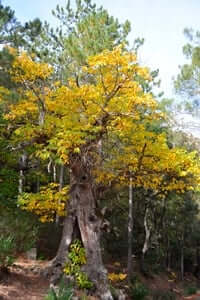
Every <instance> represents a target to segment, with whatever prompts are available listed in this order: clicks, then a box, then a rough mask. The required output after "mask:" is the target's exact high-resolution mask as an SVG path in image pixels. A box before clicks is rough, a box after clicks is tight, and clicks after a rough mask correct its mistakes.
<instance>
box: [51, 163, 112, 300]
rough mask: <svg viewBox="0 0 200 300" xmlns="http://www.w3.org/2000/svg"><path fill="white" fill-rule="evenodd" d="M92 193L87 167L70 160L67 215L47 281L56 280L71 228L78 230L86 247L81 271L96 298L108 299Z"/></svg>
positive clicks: (98, 221) (108, 293)
mask: <svg viewBox="0 0 200 300" xmlns="http://www.w3.org/2000/svg"><path fill="white" fill-rule="evenodd" d="M95 195H96V191H95V185H94V183H93V180H92V177H91V174H90V170H89V168H87V167H86V165H85V164H83V162H82V161H80V160H78V161H75V162H73V164H72V167H71V191H70V199H69V201H68V202H67V217H66V219H65V223H64V228H63V235H62V239H61V243H60V246H59V249H58V253H57V256H56V258H55V259H54V261H53V274H52V276H51V282H52V283H56V281H58V280H59V278H60V276H61V274H62V271H63V266H64V264H65V262H66V260H67V256H68V251H69V246H70V244H71V242H72V240H73V238H74V235H75V232H77V231H79V234H80V238H81V240H82V243H83V246H84V248H85V251H86V259H87V263H86V265H85V266H84V271H85V272H86V273H87V275H88V277H89V279H90V280H92V282H93V283H94V285H95V287H96V294H97V295H98V296H99V298H100V299H102V300H112V299H113V298H112V295H111V292H110V290H109V286H108V280H107V271H106V269H105V267H104V265H103V262H102V255H101V247H100V227H101V220H100V219H99V217H97V214H96V209H97V207H96V199H95V197H96V196H95ZM77 227H78V228H77Z"/></svg>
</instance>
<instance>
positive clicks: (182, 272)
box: [181, 234, 184, 280]
mask: <svg viewBox="0 0 200 300" xmlns="http://www.w3.org/2000/svg"><path fill="white" fill-rule="evenodd" d="M183 279H184V234H183V237H182V242H181V280H183Z"/></svg>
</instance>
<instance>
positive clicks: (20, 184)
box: [18, 170, 24, 194]
mask: <svg viewBox="0 0 200 300" xmlns="http://www.w3.org/2000/svg"><path fill="white" fill-rule="evenodd" d="M23 185H24V172H23V170H20V171H19V185H18V192H19V194H22V193H23Z"/></svg>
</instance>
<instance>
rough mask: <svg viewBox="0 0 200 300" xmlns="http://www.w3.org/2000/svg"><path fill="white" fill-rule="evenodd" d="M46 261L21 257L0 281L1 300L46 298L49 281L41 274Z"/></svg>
mask: <svg viewBox="0 0 200 300" xmlns="http://www.w3.org/2000/svg"><path fill="white" fill-rule="evenodd" d="M45 265H46V262H43V261H35V260H27V259H25V258H23V257H21V258H19V259H18V260H17V261H16V262H15V264H14V265H13V266H12V267H11V268H10V272H9V273H8V274H6V276H5V278H4V279H2V280H1V281H0V300H15V299H16V300H44V297H45V295H46V294H47V291H48V289H49V282H48V280H47V279H45V278H44V276H42V275H41V270H42V269H44V267H45Z"/></svg>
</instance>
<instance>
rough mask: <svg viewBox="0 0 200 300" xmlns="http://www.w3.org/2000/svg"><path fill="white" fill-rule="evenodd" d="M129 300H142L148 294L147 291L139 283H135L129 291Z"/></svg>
mask: <svg viewBox="0 0 200 300" xmlns="http://www.w3.org/2000/svg"><path fill="white" fill-rule="evenodd" d="M130 293H131V299H134V300H143V299H145V298H146V296H147V295H148V294H149V291H148V289H147V288H146V287H145V286H144V284H143V283H141V282H140V281H136V282H135V284H134V285H133V286H131V289H130Z"/></svg>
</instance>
